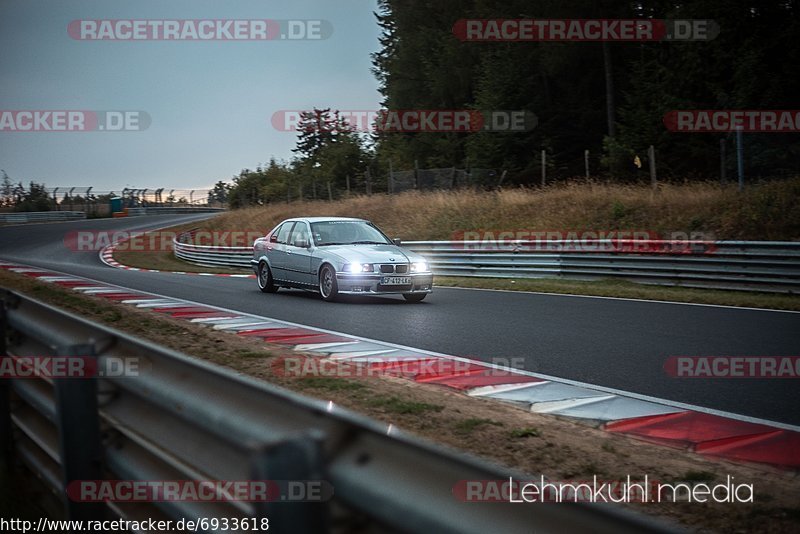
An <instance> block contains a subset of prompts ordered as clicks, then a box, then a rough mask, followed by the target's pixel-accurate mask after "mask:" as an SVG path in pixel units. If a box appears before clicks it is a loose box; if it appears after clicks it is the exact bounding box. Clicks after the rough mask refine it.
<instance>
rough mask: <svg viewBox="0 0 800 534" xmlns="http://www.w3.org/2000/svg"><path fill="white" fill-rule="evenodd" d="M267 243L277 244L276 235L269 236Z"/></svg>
mask: <svg viewBox="0 0 800 534" xmlns="http://www.w3.org/2000/svg"><path fill="white" fill-rule="evenodd" d="M269 242H270V243H277V242H278V234H272V235H271V236H269Z"/></svg>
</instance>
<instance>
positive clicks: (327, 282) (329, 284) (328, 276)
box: [319, 265, 339, 302]
mask: <svg viewBox="0 0 800 534" xmlns="http://www.w3.org/2000/svg"><path fill="white" fill-rule="evenodd" d="M338 294H339V288H338V286H337V284H336V272H335V271H334V270H333V267H331V266H330V265H326V266H324V267H323V268H322V269H321V270H320V272H319V296H321V297H322V299H323V300H326V301H328V302H332V301H334V300H336V297H337V295H338Z"/></svg>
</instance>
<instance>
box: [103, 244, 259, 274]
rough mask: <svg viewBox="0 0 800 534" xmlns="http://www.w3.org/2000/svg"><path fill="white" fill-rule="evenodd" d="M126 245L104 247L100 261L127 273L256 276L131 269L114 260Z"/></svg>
mask: <svg viewBox="0 0 800 534" xmlns="http://www.w3.org/2000/svg"><path fill="white" fill-rule="evenodd" d="M122 243H124V241H121V242H119V243H114V244H113V245H108V246H107V247H104V248H103V250H101V251H100V261H102V262H103V263H105V264H106V265H108V266H109V267H113V268H115V269H123V270H125V271H140V272H143V273H167V274H186V275H190V276H223V277H228V278H255V277H256V275H255V274H227V273H192V272H187V271H160V270H158V269H142V268H139V267H130V266H128V265H123V264H121V263H120V262H118V261H117V260H115V259H114V250H115V248H116V247H117V246H118V245H120V244H122Z"/></svg>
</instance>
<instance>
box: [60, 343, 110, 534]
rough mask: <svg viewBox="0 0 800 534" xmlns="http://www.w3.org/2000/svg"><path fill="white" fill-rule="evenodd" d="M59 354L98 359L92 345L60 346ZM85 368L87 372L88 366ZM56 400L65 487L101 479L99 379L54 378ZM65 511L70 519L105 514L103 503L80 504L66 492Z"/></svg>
mask: <svg viewBox="0 0 800 534" xmlns="http://www.w3.org/2000/svg"><path fill="white" fill-rule="evenodd" d="M56 354H57V356H62V357H77V356H79V357H83V358H91V359H93V360H94V361H95V363H98V362H97V360H95V351H94V346H93V345H71V346H67V347H60V348H59V349H58V351H57V353H56ZM83 369H84V370H85V371H87V372H89V370H88V369H87V366H86V365H84V366H83ZM53 386H54V390H55V401H56V423H57V426H58V436H59V446H60V455H61V465H62V469H63V477H64V488H65V489H66V488H67V486H68V484H69V483H70V482H72V481H75V480H99V479H101V461H102V452H101V451H102V449H101V444H100V422H99V415H98V411H97V379H96V377H94V376H87V377H80V376H79V377H63V378H56V379H54V380H53ZM64 497H65V502H66V512H67V516H68V517H69V518H70V519H82V520H87V519H97V518H98V517H101V516H102V513H103V510H104V506H103V504H102V503H80V502H75V501H72V500H71V499H69V497H67V496H66V495H65V496H64Z"/></svg>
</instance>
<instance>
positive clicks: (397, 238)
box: [392, 237, 402, 247]
mask: <svg viewBox="0 0 800 534" xmlns="http://www.w3.org/2000/svg"><path fill="white" fill-rule="evenodd" d="M392 243H394V244H395V245H397V246H398V247H399V246H400V244H401V243H402V241H400V238H399V237H395V238H394V239H392Z"/></svg>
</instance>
